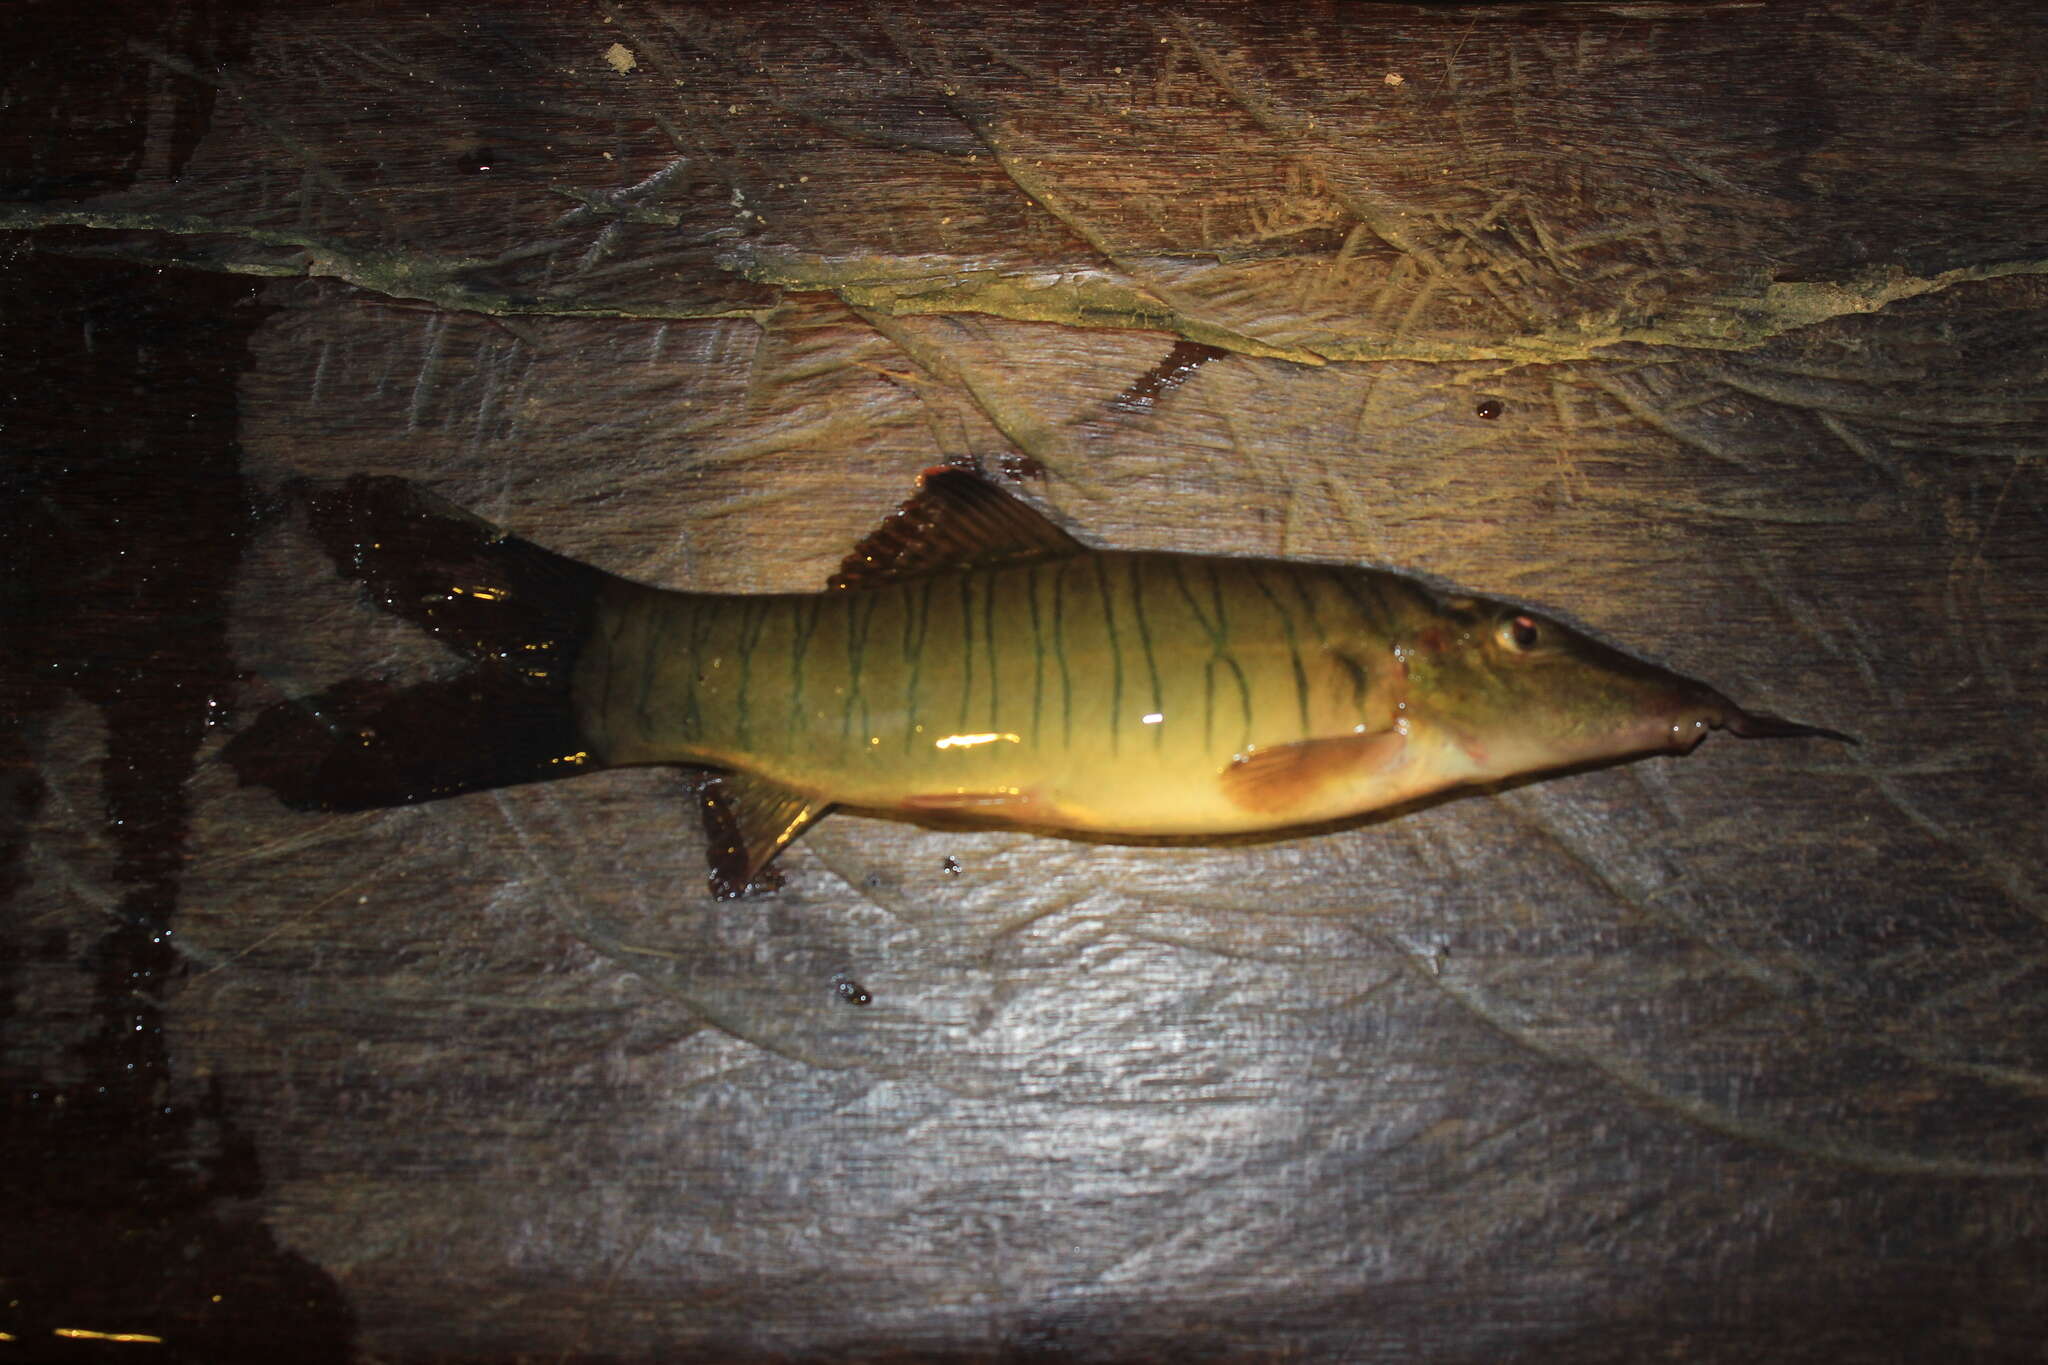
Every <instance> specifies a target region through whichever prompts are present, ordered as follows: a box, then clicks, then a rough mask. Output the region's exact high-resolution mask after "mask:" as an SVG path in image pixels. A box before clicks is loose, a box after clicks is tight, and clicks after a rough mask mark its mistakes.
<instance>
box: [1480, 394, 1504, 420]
mask: <svg viewBox="0 0 2048 1365" xmlns="http://www.w3.org/2000/svg"><path fill="white" fill-rule="evenodd" d="M1507 410H1508V405H1507V404H1505V403H1503V402H1501V401H1500V399H1498V398H1482V399H1481V400H1480V401H1479V406H1478V407H1476V408H1474V409H1473V411H1474V412H1476V413H1478V414H1479V415H1480V416H1481V417H1484V418H1485V419H1486V420H1487V421H1489V422H1491V421H1492V420H1493V419H1494V418H1496V417H1498V416H1500V415H1501V414H1502V413H1504V412H1506V411H1507Z"/></svg>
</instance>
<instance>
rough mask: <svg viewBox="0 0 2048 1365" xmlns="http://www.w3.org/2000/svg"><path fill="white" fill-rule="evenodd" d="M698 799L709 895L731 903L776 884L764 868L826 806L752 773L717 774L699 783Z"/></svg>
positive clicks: (775, 878) (777, 879)
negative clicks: (706, 842) (707, 861)
mask: <svg viewBox="0 0 2048 1365" xmlns="http://www.w3.org/2000/svg"><path fill="white" fill-rule="evenodd" d="M699 800H700V802H701V804H702V807H703V812H704V832H705V834H706V835H707V836H708V837H709V838H710V841H711V842H710V846H709V848H708V849H707V850H706V852H707V856H708V857H709V859H710V862H711V893H712V894H713V895H715V896H717V897H718V898H719V899H720V900H737V899H739V898H740V897H742V896H745V895H749V894H751V893H756V892H763V891H773V890H774V889H775V888H776V887H778V886H780V885H782V878H781V876H780V875H779V874H777V873H775V872H773V871H770V870H769V867H768V865H769V864H770V863H771V862H773V861H774V860H775V855H776V854H778V853H780V852H782V850H783V849H784V848H786V847H788V846H789V844H790V843H791V842H792V841H794V840H795V839H796V837H797V836H798V835H799V834H802V833H803V832H804V830H805V829H807V828H809V826H810V824H811V822H812V821H813V820H816V819H817V818H818V817H819V816H821V815H823V814H824V813H825V812H826V811H827V810H828V809H830V804H831V803H829V802H826V801H821V800H819V799H818V798H817V797H814V796H807V795H805V794H804V793H803V792H799V791H795V790H793V789H791V788H789V787H785V786H783V785H782V784H781V783H779V782H774V781H770V780H769V779H768V778H765V777H757V776H755V775H754V774H753V773H741V772H735V773H720V774H719V775H718V776H716V777H713V778H711V779H710V780H709V781H707V782H705V783H704V785H703V787H702V788H701V791H700V796H699Z"/></svg>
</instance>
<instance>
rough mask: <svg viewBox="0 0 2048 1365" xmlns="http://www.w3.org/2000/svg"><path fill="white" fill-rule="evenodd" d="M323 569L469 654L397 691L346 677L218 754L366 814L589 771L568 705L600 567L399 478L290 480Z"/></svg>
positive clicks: (281, 792) (293, 789)
mask: <svg viewBox="0 0 2048 1365" xmlns="http://www.w3.org/2000/svg"><path fill="white" fill-rule="evenodd" d="M289 491H290V492H291V494H292V496H293V497H294V498H295V499H296V500H297V501H298V502H299V503H300V504H301V505H302V506H303V507H304V508H305V510H306V515H307V520H308V523H309V525H310V526H311V528H312V530H313V532H314V534H315V535H316V536H317V537H318V538H319V540H320V542H321V545H322V546H323V548H325V550H326V551H327V554H328V556H329V557H330V558H331V559H332V560H333V561H334V565H335V569H336V571H337V572H339V573H340V574H341V575H342V576H343V577H346V578H354V579H358V580H360V581H361V582H362V583H363V584H364V586H365V588H366V589H367V591H368V592H369V594H370V597H371V598H372V600H374V601H375V602H377V604H378V605H380V606H382V607H383V608H384V609H385V610H386V611H389V612H392V613H393V614H395V615H398V616H401V617H404V618H405V619H406V620H408V621H410V622H412V623H413V624H414V625H417V626H419V627H420V628H421V629H423V630H425V631H426V632H428V633H429V634H431V635H433V636H435V637H437V638H438V639H440V640H442V641H444V642H445V643H446V644H448V645H449V646H450V647H451V648H453V649H455V650H456V651H457V652H459V653H461V654H463V655H464V656H466V657H467V658H468V659H469V660H470V667H469V668H468V669H467V670H465V671H464V672H462V673H460V674H457V675H455V676H454V677H450V678H441V679H436V680H434V681H431V682H424V683H415V684H412V685H410V686H403V685H399V684H394V683H390V682H385V681H381V680H377V679H370V678H352V679H350V680H348V681H347V682H343V683H340V684H338V685H336V686H334V687H330V688H328V689H327V690H326V691H324V692H321V693H318V694H316V695H314V696H310V697H303V698H297V699H293V700H290V701H285V702H280V703H278V704H277V705H274V706H271V707H269V708H268V709H266V710H265V711H264V712H263V713H262V714H261V715H259V716H258V717H257V719H256V721H255V723H254V724H253V725H251V726H250V727H249V729H247V730H246V731H244V732H243V733H242V734H240V735H238V736H236V737H235V739H234V740H233V742H231V743H230V744H229V745H228V747H227V750H226V754H225V757H226V759H227V761H228V763H229V764H230V765H231V766H232V767H233V768H234V769H235V772H236V775H237V776H238V777H239V778H240V779H241V781H242V783H243V785H245V786H248V785H256V786H263V787H268V788H270V789H271V790H272V791H274V792H275V793H276V794H277V796H278V798H279V799H280V800H281V801H283V802H284V803H285V804H287V805H289V806H294V807H297V808H299V809H301V810H330V811H347V810H367V809H371V808H373V807H379V806H397V805H406V804H410V803H412V802H416V801H432V800H436V799H438V798H440V797H444V796H456V795H459V794H461V793H463V792H471V791H481V790H484V789H486V788H490V787H506V786H514V785H517V784H519V783H524V782H535V781H541V780H544V779H547V778H554V777H568V776H572V775H574V774H576V773H579V772H589V771H591V770H593V769H595V768H597V767H600V766H602V765H600V764H599V763H597V762H596V761H595V760H594V759H593V758H592V757H591V756H590V755H589V754H588V753H587V752H586V751H585V746H584V744H583V742H582V740H581V737H580V735H579V733H578V728H577V725H576V719H575V714H574V712H573V710H572V707H571V704H570V681H571V677H572V675H573V672H574V669H575V666H576V657H577V655H578V653H579V652H580V651H581V649H582V647H583V643H584V641H585V639H586V638H587V637H588V635H589V633H590V630H591V627H592V624H593V622H594V619H595V616H596V606H597V597H598V594H599V592H600V591H601V590H602V588H603V587H604V585H605V583H606V582H608V581H610V579H611V575H609V574H607V573H605V572H603V571H602V570H600V569H594V568H592V567H590V566H589V565H588V564H581V563H578V562H577V561H575V560H573V559H568V558H566V557H564V556H562V555H558V554H555V553H554V552H553V551H550V550H544V549H542V548H541V547H540V546H538V545H535V544H533V543H531V542H530V541H525V540H521V539H519V538H518V537H516V536H508V535H505V534H504V533H503V532H501V531H499V530H498V529H497V528H495V527H493V526H491V525H490V524H488V523H487V522H484V521H481V520H479V519H478V518H476V517H474V516H472V515H470V514H469V513H467V512H464V511H462V510H461V509H460V508H457V507H454V506H453V505H451V504H449V503H446V502H443V501H442V500H441V499H439V498H436V497H434V496H433V495H432V494H430V493H427V492H425V491H424V490H423V489H420V488H417V487H415V486H414V485H412V484H410V483H407V482H406V481H405V480H403V479H395V478H373V477H370V476H367V475H358V476H356V477H355V478H352V479H348V480H346V481H344V482H342V483H338V484H317V485H316V484H310V483H300V484H296V485H294V486H293V487H292V488H291V490H289Z"/></svg>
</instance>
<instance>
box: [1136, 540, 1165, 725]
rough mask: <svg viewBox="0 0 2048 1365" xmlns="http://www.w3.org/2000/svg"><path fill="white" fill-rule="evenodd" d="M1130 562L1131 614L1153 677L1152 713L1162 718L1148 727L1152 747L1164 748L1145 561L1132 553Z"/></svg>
mask: <svg viewBox="0 0 2048 1365" xmlns="http://www.w3.org/2000/svg"><path fill="white" fill-rule="evenodd" d="M1129 563H1130V566H1131V615H1132V616H1133V617H1134V618H1135V619H1136V621H1137V623H1138V643H1139V644H1141V645H1142V646H1144V649H1145V671H1146V673H1148V674H1149V675H1150V676H1151V678H1152V710H1151V712H1150V714H1153V715H1157V716H1159V717H1160V718H1161V719H1160V722H1159V723H1158V724H1157V725H1152V726H1148V727H1146V728H1147V729H1149V730H1151V731H1152V747H1153V748H1155V749H1163V748H1165V747H1166V721H1165V713H1166V698H1165V697H1164V696H1163V695H1162V694H1161V692H1160V690H1159V661H1158V659H1156V658H1155V657H1153V654H1152V626H1151V624H1150V622H1148V621H1147V620H1146V619H1145V575H1144V565H1145V561H1144V560H1143V559H1142V558H1140V557H1139V556H1137V555H1132V556H1131V558H1130V560H1129Z"/></svg>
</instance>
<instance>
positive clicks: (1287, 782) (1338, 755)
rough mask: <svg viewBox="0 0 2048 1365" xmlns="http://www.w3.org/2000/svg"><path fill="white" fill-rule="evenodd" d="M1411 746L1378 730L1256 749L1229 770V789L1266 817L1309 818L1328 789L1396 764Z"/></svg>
mask: <svg viewBox="0 0 2048 1365" xmlns="http://www.w3.org/2000/svg"><path fill="white" fill-rule="evenodd" d="M1407 745H1408V740H1407V737H1406V736H1404V735H1401V734H1399V733H1397V732H1395V731H1393V730H1378V731H1374V732H1373V733H1371V734H1364V735H1340V736H1337V737H1336V738H1333V739H1305V740H1302V741H1300V742H1299V743H1296V744H1275V745H1271V746H1269V747H1266V748H1260V749H1252V750H1248V751H1247V752H1245V753H1242V754H1239V755H1238V756H1237V757H1236V758H1233V759H1232V760H1230V766H1229V767H1227V768H1225V769H1224V770H1223V779H1222V780H1223V791H1224V794H1225V795H1227V796H1229V798H1230V799H1231V800H1232V801H1234V802H1236V803H1237V805H1239V806H1240V807H1242V808H1243V809H1245V810H1248V811H1253V812H1256V813H1257V814H1260V815H1269V816H1283V817H1284V816H1286V815H1288V814H1289V813H1290V812H1294V811H1300V812H1302V813H1303V815H1304V817H1306V816H1307V815H1308V813H1309V812H1310V810H1311V809H1312V808H1313V805H1314V802H1315V798H1316V796H1317V794H1318V793H1319V792H1321V791H1322V790H1323V789H1324V788H1325V787H1327V786H1329V785H1330V784H1331V783H1333V782H1336V781H1339V780H1340V779H1342V778H1345V777H1349V776H1355V775H1357V774H1359V773H1361V772H1370V771H1377V770H1380V769H1384V768H1387V767H1390V766H1392V765H1393V764H1394V763H1395V762H1396V761H1397V760H1398V759H1399V758H1400V757H1401V754H1402V751H1403V750H1404V749H1406V748H1407Z"/></svg>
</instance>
